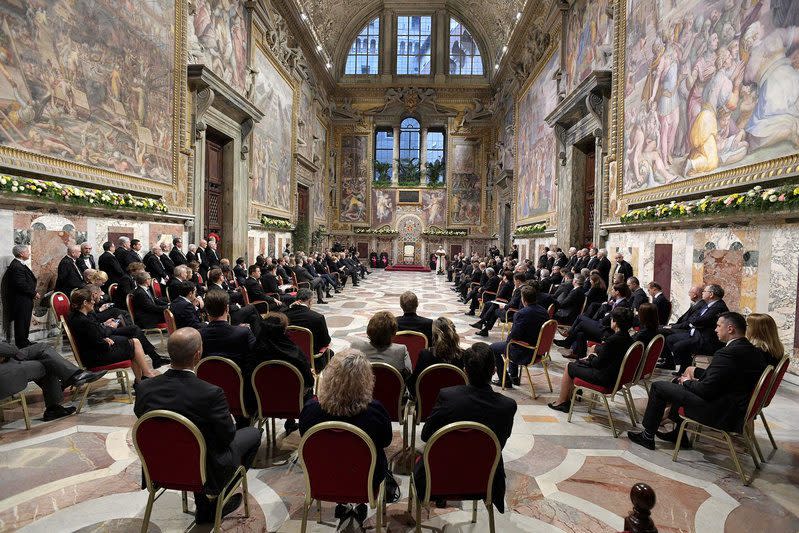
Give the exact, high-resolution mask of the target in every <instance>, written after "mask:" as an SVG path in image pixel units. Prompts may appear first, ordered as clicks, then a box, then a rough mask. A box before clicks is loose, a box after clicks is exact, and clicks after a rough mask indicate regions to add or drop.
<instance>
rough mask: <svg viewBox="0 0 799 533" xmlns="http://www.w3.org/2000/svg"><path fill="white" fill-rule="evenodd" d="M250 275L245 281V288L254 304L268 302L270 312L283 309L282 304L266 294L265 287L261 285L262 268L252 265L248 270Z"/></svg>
mask: <svg viewBox="0 0 799 533" xmlns="http://www.w3.org/2000/svg"><path fill="white" fill-rule="evenodd" d="M248 271H249V273H250V275H249V277H248V278H247V279H245V280H244V288H245V289H247V296H248V297H249V299H250V303H252V302H266V303H267V304H268V305H269V309H270V310H273V311H274V310H278V309H282V307H283V306H282V305H281V304H280V302H278V301H277V300H275V299H274V298H272V297H271V296H268V295H267V294H266V293H265V292H264V287H263V285H261V267H259V266H258V265H250V268H249V269H248Z"/></svg>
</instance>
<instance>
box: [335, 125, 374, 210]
mask: <svg viewBox="0 0 799 533" xmlns="http://www.w3.org/2000/svg"><path fill="white" fill-rule="evenodd" d="M368 147H369V138H368V137H366V136H363V135H344V136H342V138H341V194H340V195H339V198H340V199H341V200H340V204H339V220H340V221H341V222H367V220H368V217H369V211H368V210H367V208H366V200H367V198H366V195H367V185H368V183H369V179H370V177H369V175H370V173H371V166H372V165H371V162H370V161H369V153H368V151H367V150H368Z"/></svg>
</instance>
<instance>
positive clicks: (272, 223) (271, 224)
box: [261, 215, 295, 231]
mask: <svg viewBox="0 0 799 533" xmlns="http://www.w3.org/2000/svg"><path fill="white" fill-rule="evenodd" d="M261 226H263V227H264V228H266V229H282V230H285V231H294V230H295V227H294V224H292V223H291V222H289V221H288V220H286V219H284V218H272V217H270V216H267V215H261Z"/></svg>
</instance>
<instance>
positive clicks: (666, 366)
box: [655, 361, 677, 370]
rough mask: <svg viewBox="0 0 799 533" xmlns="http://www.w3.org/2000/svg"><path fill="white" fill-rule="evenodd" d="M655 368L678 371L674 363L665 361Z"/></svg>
mask: <svg viewBox="0 0 799 533" xmlns="http://www.w3.org/2000/svg"><path fill="white" fill-rule="evenodd" d="M655 368H660V369H661V370H676V369H677V365H675V364H674V363H669V362H667V361H663V362H662V363H658V364H657V365H655Z"/></svg>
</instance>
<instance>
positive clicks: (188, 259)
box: [186, 252, 200, 263]
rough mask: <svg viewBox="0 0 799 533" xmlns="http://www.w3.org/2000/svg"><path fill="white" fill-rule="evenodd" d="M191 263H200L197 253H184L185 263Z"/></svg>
mask: <svg viewBox="0 0 799 533" xmlns="http://www.w3.org/2000/svg"><path fill="white" fill-rule="evenodd" d="M192 261H197V262H198V263H199V262H200V259H199V256H198V255H197V252H186V263H191V262H192Z"/></svg>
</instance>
